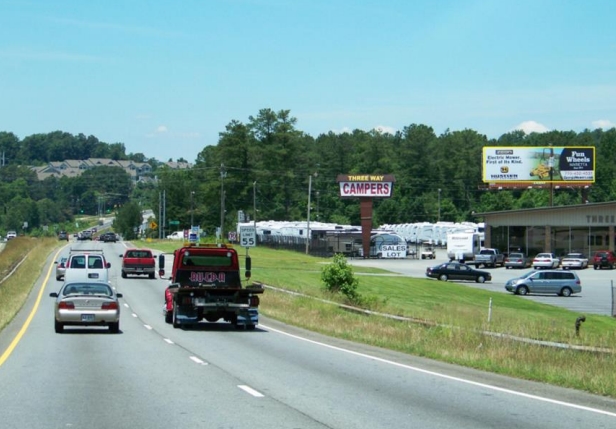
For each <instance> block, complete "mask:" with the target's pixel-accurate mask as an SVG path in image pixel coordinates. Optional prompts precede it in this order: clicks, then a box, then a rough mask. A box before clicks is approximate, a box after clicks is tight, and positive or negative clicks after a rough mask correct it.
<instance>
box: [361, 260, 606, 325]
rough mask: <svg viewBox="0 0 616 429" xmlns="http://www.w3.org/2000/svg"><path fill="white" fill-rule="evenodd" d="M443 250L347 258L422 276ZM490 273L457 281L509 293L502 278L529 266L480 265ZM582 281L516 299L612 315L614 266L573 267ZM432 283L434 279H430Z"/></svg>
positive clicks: (504, 278) (404, 273) (506, 278)
mask: <svg viewBox="0 0 616 429" xmlns="http://www.w3.org/2000/svg"><path fill="white" fill-rule="evenodd" d="M447 261H448V259H447V252H446V250H444V249H437V251H436V259H434V260H431V259H412V258H407V259H359V258H355V259H349V262H350V263H351V264H352V265H356V266H368V267H375V268H382V269H385V270H388V271H391V272H392V273H397V274H402V275H405V276H409V277H423V278H426V268H428V267H431V266H435V265H439V264H441V263H443V262H447ZM480 270H482V271H488V272H490V273H491V274H492V281H490V282H486V283H483V284H480V283H475V282H472V281H468V282H464V281H463V282H459V283H461V284H464V285H467V286H469V287H474V288H480V289H485V290H489V291H494V292H495V293H511V292H507V291H506V290H505V282H506V281H507V280H509V279H511V278H514V277H519V276H520V275H522V274H523V273H526V272H527V271H529V270H530V269H529V268H527V269H524V270H521V269H509V270H508V269H505V268H504V267H498V268H483V267H482V268H480ZM575 272H576V274H578V276H579V277H580V280H581V282H582V293H580V294H576V295H572V296H570V297H568V298H565V297H561V296H557V295H527V296H524V297H522V296H520V297H519V298H520V299H530V300H533V301H537V302H542V303H544V304H550V305H555V306H559V307H563V308H567V309H569V310H572V311H577V312H579V313H582V314H602V315H608V316H611V315H612V300H613V296H612V289H613V288H614V287H615V286H614V283H615V279H616V270H607V269H603V270H594V269H593V268H592V267H591V268H589V269H588V268H587V269H584V270H575ZM434 282H435V283H436V284H438V283H439V281H438V280H436V279H434Z"/></svg>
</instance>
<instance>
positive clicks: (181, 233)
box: [167, 231, 184, 240]
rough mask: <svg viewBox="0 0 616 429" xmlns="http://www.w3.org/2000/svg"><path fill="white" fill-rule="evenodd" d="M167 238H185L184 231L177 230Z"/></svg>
mask: <svg viewBox="0 0 616 429" xmlns="http://www.w3.org/2000/svg"><path fill="white" fill-rule="evenodd" d="M167 240H184V231H175V232H174V233H172V234H169V235H168V236H167Z"/></svg>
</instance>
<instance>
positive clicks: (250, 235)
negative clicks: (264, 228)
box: [240, 226, 257, 247]
mask: <svg viewBox="0 0 616 429" xmlns="http://www.w3.org/2000/svg"><path fill="white" fill-rule="evenodd" d="M256 245H257V230H256V228H255V227H254V226H241V227H240V246H242V247H255V246H256Z"/></svg>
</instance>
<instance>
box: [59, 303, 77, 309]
mask: <svg viewBox="0 0 616 429" xmlns="http://www.w3.org/2000/svg"><path fill="white" fill-rule="evenodd" d="M58 308H59V309H61V310H74V309H75V304H74V303H73V302H72V301H60V304H58Z"/></svg>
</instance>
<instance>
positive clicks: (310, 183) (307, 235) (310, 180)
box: [306, 174, 312, 255]
mask: <svg viewBox="0 0 616 429" xmlns="http://www.w3.org/2000/svg"><path fill="white" fill-rule="evenodd" d="M311 192H312V174H311V175H310V176H308V216H307V222H306V226H307V228H306V230H307V231H306V255H307V254H308V252H309V250H310V194H311Z"/></svg>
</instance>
